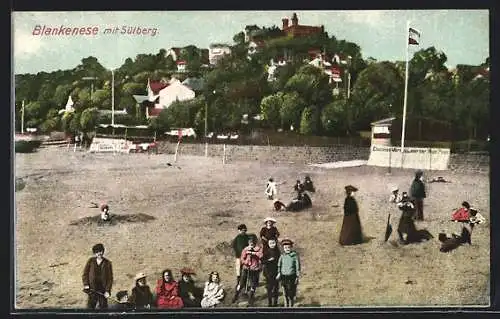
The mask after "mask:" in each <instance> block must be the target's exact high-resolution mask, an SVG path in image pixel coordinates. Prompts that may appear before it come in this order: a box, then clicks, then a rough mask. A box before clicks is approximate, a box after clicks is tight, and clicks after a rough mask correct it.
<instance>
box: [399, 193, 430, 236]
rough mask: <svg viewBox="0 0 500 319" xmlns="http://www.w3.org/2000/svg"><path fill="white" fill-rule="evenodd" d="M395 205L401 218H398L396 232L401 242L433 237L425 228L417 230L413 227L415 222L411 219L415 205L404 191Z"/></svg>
mask: <svg viewBox="0 0 500 319" xmlns="http://www.w3.org/2000/svg"><path fill="white" fill-rule="evenodd" d="M397 205H398V208H399V209H400V210H401V212H402V213H401V218H400V219H399V225H398V234H399V239H400V241H401V242H402V243H403V244H405V245H407V244H411V243H418V242H422V241H424V240H429V239H431V238H433V236H432V235H431V234H430V233H429V232H428V231H427V230H425V229H421V230H417V228H416V227H415V222H414V220H413V216H414V214H415V206H414V205H413V203H412V202H411V200H410V198H409V197H408V195H407V194H406V193H403V197H402V199H401V201H400V202H399V203H398V204H397Z"/></svg>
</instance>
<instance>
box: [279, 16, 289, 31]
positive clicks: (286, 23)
mask: <svg viewBox="0 0 500 319" xmlns="http://www.w3.org/2000/svg"><path fill="white" fill-rule="evenodd" d="M281 21H283V30H285V29H286V28H288V18H283V19H281Z"/></svg>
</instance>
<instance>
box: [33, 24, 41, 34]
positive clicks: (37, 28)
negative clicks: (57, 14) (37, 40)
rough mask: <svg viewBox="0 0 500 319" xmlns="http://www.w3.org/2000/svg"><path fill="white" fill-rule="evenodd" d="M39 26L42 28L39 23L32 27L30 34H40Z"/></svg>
mask: <svg viewBox="0 0 500 319" xmlns="http://www.w3.org/2000/svg"><path fill="white" fill-rule="evenodd" d="M41 28H42V27H41V26H40V25H39V24H37V25H36V26H35V28H33V32H32V34H33V35H39V34H40V29H41Z"/></svg>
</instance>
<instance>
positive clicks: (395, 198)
mask: <svg viewBox="0 0 500 319" xmlns="http://www.w3.org/2000/svg"><path fill="white" fill-rule="evenodd" d="M400 201H401V195H400V194H399V187H397V186H393V187H392V188H391V197H390V198H389V202H390V203H395V204H397V203H399V202H400Z"/></svg>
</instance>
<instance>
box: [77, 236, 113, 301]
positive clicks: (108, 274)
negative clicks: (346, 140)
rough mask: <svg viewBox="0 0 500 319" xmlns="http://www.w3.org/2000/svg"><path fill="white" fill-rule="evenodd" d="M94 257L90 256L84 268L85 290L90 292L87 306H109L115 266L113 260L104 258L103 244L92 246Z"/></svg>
mask: <svg viewBox="0 0 500 319" xmlns="http://www.w3.org/2000/svg"><path fill="white" fill-rule="evenodd" d="M92 253H94V255H95V256H94V257H91V258H89V260H88V261H87V263H86V264H85V268H84V269H83V275H82V281H83V291H84V292H85V293H87V294H88V300H87V307H88V308H90V309H95V308H96V305H97V304H99V308H100V309H107V308H108V298H109V296H110V295H111V287H112V285H113V267H112V265H111V261H109V260H108V259H106V258H104V257H103V255H104V246H103V244H97V245H94V246H93V247H92Z"/></svg>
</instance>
